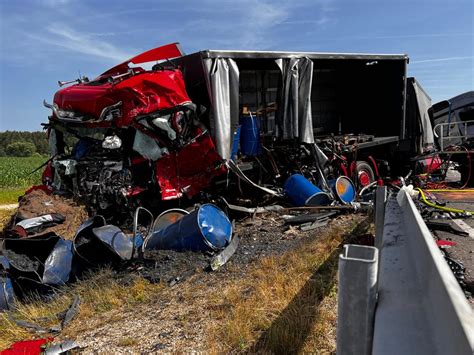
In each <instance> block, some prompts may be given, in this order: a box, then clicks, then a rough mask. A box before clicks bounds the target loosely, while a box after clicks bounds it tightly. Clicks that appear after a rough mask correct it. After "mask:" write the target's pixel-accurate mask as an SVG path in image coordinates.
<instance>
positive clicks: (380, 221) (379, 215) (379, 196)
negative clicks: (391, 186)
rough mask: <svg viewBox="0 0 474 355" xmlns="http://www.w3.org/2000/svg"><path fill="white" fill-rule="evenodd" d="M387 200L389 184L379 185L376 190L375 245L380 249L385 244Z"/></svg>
mask: <svg viewBox="0 0 474 355" xmlns="http://www.w3.org/2000/svg"><path fill="white" fill-rule="evenodd" d="M386 202H387V186H377V190H376V191H375V247H376V248H377V249H378V250H379V251H380V250H381V249H382V245H383V225H384V220H385V204H386Z"/></svg>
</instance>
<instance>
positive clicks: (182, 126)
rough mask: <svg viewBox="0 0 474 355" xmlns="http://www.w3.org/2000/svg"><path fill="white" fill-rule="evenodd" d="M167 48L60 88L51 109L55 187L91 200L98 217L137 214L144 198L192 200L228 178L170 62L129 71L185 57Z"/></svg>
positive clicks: (175, 48)
mask: <svg viewBox="0 0 474 355" xmlns="http://www.w3.org/2000/svg"><path fill="white" fill-rule="evenodd" d="M160 48H164V50H163V51H160ZM160 48H157V49H155V50H152V51H148V52H145V53H143V54H141V55H139V56H137V57H134V58H132V59H131V60H129V61H126V62H124V63H122V64H119V65H118V66H116V67H114V68H112V69H110V70H108V71H106V72H105V73H103V74H101V75H100V76H99V77H97V78H96V79H94V80H91V81H89V80H87V79H86V78H82V79H78V82H77V83H75V84H73V85H70V86H66V87H64V88H61V89H60V90H59V91H58V92H57V93H56V94H55V96H54V101H53V104H52V105H51V104H47V103H45V106H46V107H48V108H50V109H51V110H52V115H51V116H50V117H49V123H48V124H47V127H48V129H49V141H50V147H51V154H52V161H51V163H50V167H49V168H50V169H51V168H52V170H53V171H54V173H53V176H52V177H51V178H50V180H51V181H50V183H51V184H52V185H53V188H54V189H56V190H60V191H63V192H65V193H69V194H72V195H74V196H76V197H79V198H80V199H82V200H84V202H85V203H86V205H87V206H88V207H89V208H90V209H91V212H99V211H100V212H101V213H104V211H106V210H107V209H110V210H111V211H112V210H114V211H115V210H116V208H117V206H118V207H119V208H120V207H122V208H124V209H125V210H126V211H131V210H133V209H134V208H136V207H137V206H138V205H140V204H141V203H142V201H141V197H144V198H148V199H149V198H150V196H153V198H156V195H157V194H161V199H162V200H170V199H177V198H180V197H182V196H187V197H189V198H192V197H193V196H194V195H195V194H197V193H198V192H200V191H202V189H204V188H206V187H207V186H208V185H209V184H210V182H211V180H212V179H213V178H214V177H215V176H218V175H220V174H222V173H224V172H225V166H224V164H223V161H222V159H221V157H220V156H219V155H218V154H217V151H216V149H215V147H214V143H213V140H212V139H211V137H210V135H209V132H208V131H207V129H206V127H204V126H203V125H202V124H201V123H200V122H199V120H198V118H197V115H196V106H195V105H194V104H193V103H192V102H191V100H190V98H189V96H188V94H187V92H186V87H185V83H184V80H183V74H182V72H181V70H180V69H179V68H177V67H174V66H172V65H170V63H164V62H162V63H161V64H160V63H157V64H155V65H154V66H153V68H152V69H151V70H145V69H143V68H140V67H139V68H129V63H141V62H142V61H150V60H155V61H156V60H163V59H167V58H168V56H171V58H173V57H176V56H178V55H180V53H181V52H180V51H179V48H178V47H177V46H175V47H173V46H172V45H167V46H164V47H160ZM173 48H174V49H173ZM165 56H166V57H165ZM115 212H116V211H115ZM124 213H126V212H125V211H124Z"/></svg>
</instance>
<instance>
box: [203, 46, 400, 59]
mask: <svg viewBox="0 0 474 355" xmlns="http://www.w3.org/2000/svg"><path fill="white" fill-rule="evenodd" d="M198 53H201V55H202V57H203V58H219V57H221V58H248V59H256V58H262V59H272V58H290V57H308V58H310V59H360V60H406V61H408V55H407V54H369V53H323V52H287V51H283V52H277V51H242V50H215V49H207V50H203V51H200V52H198Z"/></svg>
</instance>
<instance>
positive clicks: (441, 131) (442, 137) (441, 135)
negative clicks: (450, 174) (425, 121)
mask: <svg viewBox="0 0 474 355" xmlns="http://www.w3.org/2000/svg"><path fill="white" fill-rule="evenodd" d="M459 125H462V126H464V128H463V130H462V131H463V133H462V134H461V135H451V127H457V128H458V129H459ZM469 125H474V121H473V120H470V121H464V122H449V123H447V122H446V123H438V124H437V125H436V126H434V128H433V134H434V136H435V137H436V138H439V145H440V148H441V151H444V148H445V147H444V141H445V140H449V139H461V140H462V141H465V140H466V139H467V138H469V135H468V133H467V128H468V126H469ZM446 126H447V127H448V135H447V136H445V135H444V127H446ZM438 128H439V133H438V132H437V129H438ZM459 131H460V132H461V129H459Z"/></svg>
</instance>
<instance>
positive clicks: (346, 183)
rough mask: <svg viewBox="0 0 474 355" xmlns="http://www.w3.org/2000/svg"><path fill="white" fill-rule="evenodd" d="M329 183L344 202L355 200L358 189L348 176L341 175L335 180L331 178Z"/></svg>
mask: <svg viewBox="0 0 474 355" xmlns="http://www.w3.org/2000/svg"><path fill="white" fill-rule="evenodd" d="M328 185H329V186H330V187H331V189H332V190H333V191H334V193H335V194H336V196H337V198H338V199H339V200H340V201H341V202H342V203H345V204H349V203H351V202H352V201H354V200H355V198H356V189H355V186H354V183H353V182H352V180H351V179H349V178H348V177H347V176H339V177H338V178H337V179H335V180H330V181H328Z"/></svg>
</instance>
